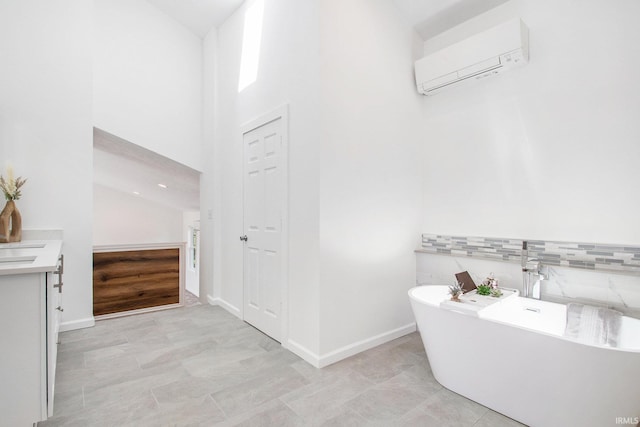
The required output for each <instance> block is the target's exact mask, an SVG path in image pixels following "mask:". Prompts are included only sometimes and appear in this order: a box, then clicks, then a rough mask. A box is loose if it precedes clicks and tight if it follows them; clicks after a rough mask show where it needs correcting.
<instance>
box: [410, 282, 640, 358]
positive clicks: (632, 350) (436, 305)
mask: <svg viewBox="0 0 640 427" xmlns="http://www.w3.org/2000/svg"><path fill="white" fill-rule="evenodd" d="M426 287H430V288H438V290H441V291H443V292H444V295H445V299H446V295H448V289H449V287H448V286H446V285H418V286H414V287H412V288H411V289H409V291H408V294H409V298H410V299H411V301H413V302H416V303H418V304H423V305H427V306H430V307H433V308H437V309H439V310H446V311H449V312H452V313H456V314H458V315H461V316H468V314H465V313H461V312H460V311H456V310H453V309H448V308H443V307H441V306H440V303H441V302H442V301H443V300H440V301H438V302H436V301H427V300H425V299H421V298H419V297H417V296H416V295H414V292H415V291H417V290H420V289H421V288H426ZM434 291H435V289H434ZM434 294H435V292H434ZM515 298H524V297H521V296H518V297H515ZM535 301H536V302H539V303H542V304H554V305H566V304H560V303H557V302H553V301H545V300H535ZM414 315H415V314H414ZM622 317H626V318H629V319H632V320H635V321H638V322H639V323H640V319H636V318H633V317H629V316H624V315H623V316H622ZM477 319H478V320H482V321H486V322H493V323H498V324H501V325H506V326H510V327H512V328H518V329H521V330H524V331H528V332H533V333H536V334H541V335H546V336H549V337H553V338H558V339H561V340H564V341H568V342H571V343H574V344H579V345H584V346H588V347H595V348H601V349H604V350H612V351H621V352H626V353H640V347H638V348H632V347H609V346H604V345H597V344H588V343H584V342H581V341H577V340H576V339H573V338H570V337H566V336H564V335H556V334H552V333H549V332H545V331H541V330H537V329H532V328H527V327H525V326H521V325H516V324H514V323H509V322H506V321H502V320H497V319H491V318H486V317H480V316H478V317H477ZM416 326H417V327H418V328H420V325H419V324H417V323H416ZM638 332H639V333H640V330H639V331H638Z"/></svg>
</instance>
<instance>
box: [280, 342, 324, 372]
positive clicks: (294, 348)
mask: <svg viewBox="0 0 640 427" xmlns="http://www.w3.org/2000/svg"><path fill="white" fill-rule="evenodd" d="M283 347H284V348H286V349H287V350H289V351H290V352H292V353H293V354H295V355H296V356H300V357H301V358H302V359H303V360H304V361H306V362H307V363H309V364H310V365H312V366H314V367H316V368H322V366H320V356H318V355H317V354H316V353H314V352H313V351H311V350H309V349H308V348H306V347H305V346H303V345H302V344H298V343H297V342H295V341H293V340H291V339H290V340H288V341H287V344H286V345H283Z"/></svg>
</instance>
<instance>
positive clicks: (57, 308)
mask: <svg viewBox="0 0 640 427" xmlns="http://www.w3.org/2000/svg"><path fill="white" fill-rule="evenodd" d="M56 310H59V311H64V308H62V307H61V306H57V307H56Z"/></svg>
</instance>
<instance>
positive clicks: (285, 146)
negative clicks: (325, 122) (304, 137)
mask: <svg viewBox="0 0 640 427" xmlns="http://www.w3.org/2000/svg"><path fill="white" fill-rule="evenodd" d="M278 119H280V120H282V122H281V123H282V129H281V130H282V151H281V153H282V157H281V159H282V161H281V165H280V166H281V168H282V169H281V171H282V186H283V188H282V206H281V212H282V230H281V236H280V239H281V241H280V243H281V245H282V246H281V248H282V252H281V253H282V257H281V262H280V277H281V289H280V290H281V295H280V344H281V345H282V346H283V347H287V343H288V341H289V104H284V105H281V106H280V107H278V108H275V109H274V110H272V111H270V112H268V113H265V114H262V115H261V116H259V117H256V118H254V119H252V120H250V121H248V122H246V123H245V124H243V125H242V126H240V141H241V143H242V150H241V153H242V230H241V233H240V235H244V234H246V233H245V224H244V209H245V206H244V180H245V167H246V165H245V159H244V156H245V151H244V150H245V147H244V135H245V134H246V133H248V132H251V131H252V130H255V129H257V128H259V127H261V126H264V125H266V124H268V123H271V122H273V121H276V120H278ZM244 272H245V245H244V244H243V248H242V304H241V305H240V307H241V314H242V319H243V320H244V299H245V280H244Z"/></svg>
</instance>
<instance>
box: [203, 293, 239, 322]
mask: <svg viewBox="0 0 640 427" xmlns="http://www.w3.org/2000/svg"><path fill="white" fill-rule="evenodd" d="M207 302H209V304H210V305H217V306H220V307H222V308H224V309H225V310H227V311H228V312H229V313H231V314H233V315H234V316H236V317H238V318H240V319H242V313H241V312H240V309H239V308H238V307H236V306H235V305H233V304H229V303H228V302H226V301H225V300H223V299H222V298H214V297H212V296H211V295H207Z"/></svg>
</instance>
